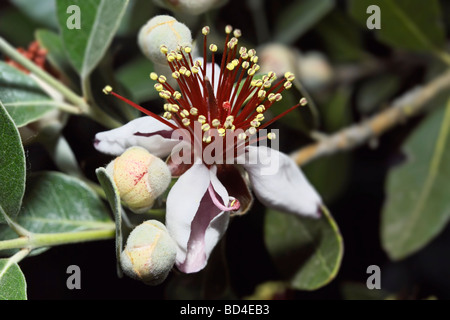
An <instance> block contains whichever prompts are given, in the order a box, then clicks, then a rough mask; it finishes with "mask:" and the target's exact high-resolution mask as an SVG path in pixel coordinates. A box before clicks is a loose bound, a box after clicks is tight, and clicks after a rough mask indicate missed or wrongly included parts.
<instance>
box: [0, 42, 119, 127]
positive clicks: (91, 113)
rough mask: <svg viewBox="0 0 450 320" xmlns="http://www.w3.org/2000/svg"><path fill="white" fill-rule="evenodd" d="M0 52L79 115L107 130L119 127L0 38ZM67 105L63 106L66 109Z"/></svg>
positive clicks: (105, 114)
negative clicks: (39, 80)
mask: <svg viewBox="0 0 450 320" xmlns="http://www.w3.org/2000/svg"><path fill="white" fill-rule="evenodd" d="M0 51H1V52H3V53H4V54H5V55H6V56H8V57H9V58H11V59H13V60H14V61H16V62H17V63H20V64H21V65H22V66H23V67H25V68H26V69H28V70H29V71H30V72H31V73H33V74H34V75H35V76H36V77H38V78H39V79H41V80H42V81H44V82H45V83H47V84H48V85H50V86H51V87H53V88H54V89H55V90H57V91H58V92H60V93H61V94H62V95H63V96H64V98H65V99H66V100H67V101H68V102H70V103H71V104H72V105H73V106H76V108H78V109H79V111H80V112H79V113H81V114H83V115H85V116H87V117H89V118H91V119H92V120H94V121H97V122H98V123H100V124H101V125H104V126H105V127H107V128H116V127H119V126H120V125H121V123H120V122H118V121H117V120H115V119H113V118H112V117H110V116H109V115H108V114H107V113H106V112H104V111H103V110H100V109H99V108H92V107H91V106H90V105H89V104H88V103H87V101H86V99H85V98H83V97H80V96H79V95H78V94H76V93H75V92H73V91H72V90H71V89H69V88H68V87H67V86H65V85H64V84H63V83H62V82H61V81H59V80H58V79H56V78H54V77H53V76H52V75H50V74H49V73H48V72H46V71H45V70H43V69H42V68H40V67H39V66H37V65H36V64H34V63H33V62H32V61H30V60H28V59H27V58H25V57H24V56H23V55H22V54H21V53H20V52H18V51H17V50H16V49H15V48H14V47H13V46H11V45H10V44H9V43H8V42H7V41H6V40H5V39H3V38H2V37H0ZM67 106H68V105H64V107H67ZM70 111H71V113H75V112H74V110H70Z"/></svg>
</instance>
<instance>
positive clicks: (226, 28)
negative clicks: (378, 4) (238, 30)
mask: <svg viewBox="0 0 450 320" xmlns="http://www.w3.org/2000/svg"><path fill="white" fill-rule="evenodd" d="M232 31H233V27H232V26H230V25H227V26H226V27H225V33H226V34H230V33H231V32H232Z"/></svg>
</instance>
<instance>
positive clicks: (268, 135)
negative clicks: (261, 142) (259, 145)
mask: <svg viewBox="0 0 450 320" xmlns="http://www.w3.org/2000/svg"><path fill="white" fill-rule="evenodd" d="M276 138H277V135H276V134H275V133H273V132H269V133H268V134H267V139H269V140H274V139H276Z"/></svg>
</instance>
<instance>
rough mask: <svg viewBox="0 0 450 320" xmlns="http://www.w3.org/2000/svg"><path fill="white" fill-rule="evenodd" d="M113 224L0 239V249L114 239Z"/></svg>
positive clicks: (31, 248) (33, 247)
mask: <svg viewBox="0 0 450 320" xmlns="http://www.w3.org/2000/svg"><path fill="white" fill-rule="evenodd" d="M114 237H115V225H114V224H111V227H110V228H106V229H99V230H88V231H79V232H63V233H32V234H31V235H30V236H28V237H21V238H17V239H12V240H4V241H0V251H1V250H9V249H23V248H28V249H30V250H33V249H36V248H42V247H54V246H59V245H65V244H73V243H81V242H88V241H97V240H108V239H114Z"/></svg>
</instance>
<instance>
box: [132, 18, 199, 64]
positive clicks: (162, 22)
mask: <svg viewBox="0 0 450 320" xmlns="http://www.w3.org/2000/svg"><path fill="white" fill-rule="evenodd" d="M138 43H139V46H140V48H141V50H142V52H143V53H144V54H145V56H146V57H147V58H149V59H150V60H152V61H153V62H154V63H158V64H162V65H167V58H166V53H168V52H171V51H175V50H177V48H178V47H179V46H181V47H192V35H191V31H190V30H189V28H188V27H186V26H185V25H184V24H182V23H180V22H178V21H177V20H176V19H175V18H174V17H171V16H168V15H160V16H156V17H154V18H152V19H150V20H149V21H148V22H147V24H146V25H144V26H143V27H142V28H141V30H140V31H139V37H138ZM161 46H164V48H162V47H161Z"/></svg>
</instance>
